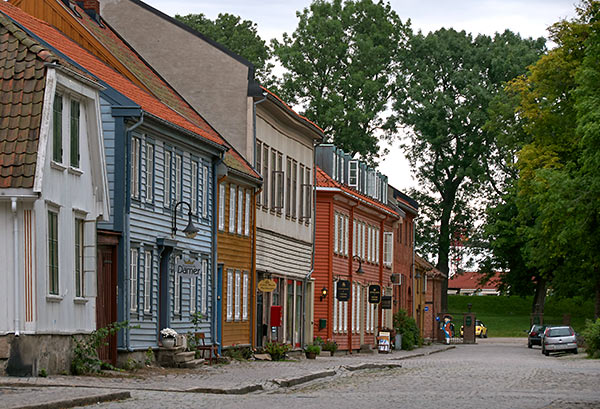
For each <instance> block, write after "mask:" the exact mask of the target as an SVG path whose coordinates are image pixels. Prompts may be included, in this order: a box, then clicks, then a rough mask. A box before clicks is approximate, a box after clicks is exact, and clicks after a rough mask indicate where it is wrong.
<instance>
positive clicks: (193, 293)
mask: <svg viewBox="0 0 600 409" xmlns="http://www.w3.org/2000/svg"><path fill="white" fill-rule="evenodd" d="M197 310H198V276H195V277H191V278H190V315H191V314H195V313H196V311H197Z"/></svg>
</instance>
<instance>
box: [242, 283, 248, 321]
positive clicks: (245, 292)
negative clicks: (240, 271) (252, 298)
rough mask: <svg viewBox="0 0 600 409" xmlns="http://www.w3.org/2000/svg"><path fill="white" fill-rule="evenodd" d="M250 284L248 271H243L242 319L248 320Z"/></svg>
mask: <svg viewBox="0 0 600 409" xmlns="http://www.w3.org/2000/svg"><path fill="white" fill-rule="evenodd" d="M249 284H250V281H249V277H248V273H246V272H245V273H244V281H243V283H242V320H244V321H247V320H248V306H249V303H248V291H249V290H248V286H249Z"/></svg>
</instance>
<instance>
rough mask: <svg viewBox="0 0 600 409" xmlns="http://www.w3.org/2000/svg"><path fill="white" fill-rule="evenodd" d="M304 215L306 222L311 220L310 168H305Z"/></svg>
mask: <svg viewBox="0 0 600 409" xmlns="http://www.w3.org/2000/svg"><path fill="white" fill-rule="evenodd" d="M304 172H305V175H304V189H303V190H304V215H303V219H304V221H305V222H307V223H308V222H309V221H310V217H311V211H312V183H310V182H311V180H310V168H309V167H305V168H304Z"/></svg>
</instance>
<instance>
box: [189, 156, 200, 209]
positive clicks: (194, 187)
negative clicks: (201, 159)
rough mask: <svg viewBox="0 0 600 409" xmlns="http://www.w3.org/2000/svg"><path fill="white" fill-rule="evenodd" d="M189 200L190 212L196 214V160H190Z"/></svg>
mask: <svg viewBox="0 0 600 409" xmlns="http://www.w3.org/2000/svg"><path fill="white" fill-rule="evenodd" d="M191 173H192V174H191V179H192V180H191V189H192V193H191V196H192V197H191V200H190V205H191V206H192V213H193V214H195V215H197V214H198V162H196V161H195V160H193V161H192V169H191Z"/></svg>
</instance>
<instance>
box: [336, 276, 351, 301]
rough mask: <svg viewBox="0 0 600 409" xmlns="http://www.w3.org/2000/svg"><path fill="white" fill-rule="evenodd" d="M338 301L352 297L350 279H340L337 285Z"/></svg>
mask: <svg viewBox="0 0 600 409" xmlns="http://www.w3.org/2000/svg"><path fill="white" fill-rule="evenodd" d="M335 298H337V300H338V301H348V300H349V299H350V281H348V280H340V281H338V282H337V285H336V297H335Z"/></svg>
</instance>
